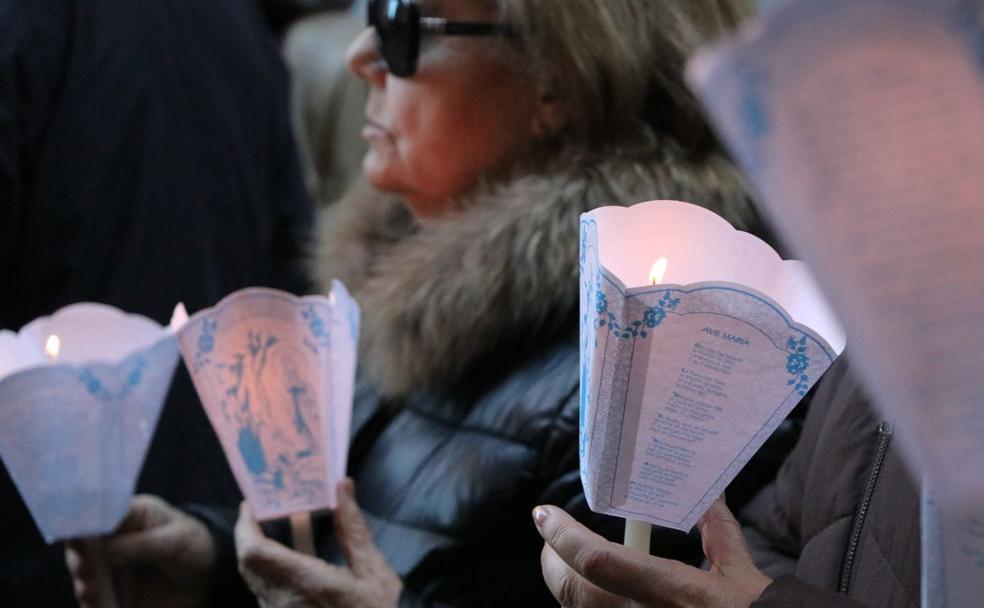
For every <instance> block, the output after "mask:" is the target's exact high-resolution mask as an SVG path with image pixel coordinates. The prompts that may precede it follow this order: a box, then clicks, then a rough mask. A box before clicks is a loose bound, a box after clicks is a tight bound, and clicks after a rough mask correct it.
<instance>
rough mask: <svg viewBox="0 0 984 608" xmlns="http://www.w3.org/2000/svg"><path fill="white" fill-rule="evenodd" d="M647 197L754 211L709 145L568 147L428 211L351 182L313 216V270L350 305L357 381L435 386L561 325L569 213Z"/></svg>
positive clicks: (573, 286)
mask: <svg viewBox="0 0 984 608" xmlns="http://www.w3.org/2000/svg"><path fill="white" fill-rule="evenodd" d="M651 199H678V200H684V201H690V202H694V203H700V204H703V205H705V206H707V207H709V208H710V209H712V210H714V211H716V212H717V213H719V214H721V215H722V216H724V217H725V218H726V219H728V220H729V221H730V222H731V223H732V224H733V225H736V226H738V227H747V226H748V224H749V221H750V218H751V217H752V214H753V212H752V211H751V208H750V204H749V198H748V194H747V189H746V187H745V185H744V182H743V181H742V179H741V177H740V176H739V174H738V173H737V171H736V170H735V169H734V167H733V166H732V165H731V164H730V162H729V161H727V160H726V159H724V158H723V157H721V156H711V157H709V158H704V159H702V160H700V161H684V160H681V159H680V158H679V157H677V156H675V155H674V154H670V153H664V154H663V157H662V158H654V154H653V152H652V148H649V149H648V150H647V151H645V153H641V152H637V153H633V152H632V151H629V150H622V151H619V152H617V153H615V154H611V155H605V156H604V157H602V155H600V154H597V155H595V156H591V155H588V154H584V153H583V152H579V151H567V152H565V153H562V154H559V155H558V156H557V157H556V158H555V159H554V161H553V162H551V163H550V165H549V166H548V167H546V170H545V171H542V172H540V173H538V174H536V175H525V176H518V177H515V178H514V179H512V180H508V181H506V182H505V183H503V184H500V185H498V186H486V187H482V188H479V190H478V191H477V192H475V193H474V194H473V195H471V196H470V197H469V198H468V200H467V201H463V203H464V204H463V205H462V210H461V211H458V212H455V213H453V214H451V215H449V216H447V217H442V218H440V219H437V220H430V221H426V222H415V221H414V220H413V219H412V218H411V216H410V214H409V213H408V212H407V210H406V208H405V207H404V206H403V205H402V203H401V202H400V201H399V200H398V199H396V198H394V197H392V196H388V195H383V194H380V193H379V192H375V191H373V190H372V189H371V188H370V187H368V186H367V185H365V184H361V185H359V186H358V187H356V188H355V189H354V190H353V191H352V192H350V193H349V194H348V195H347V196H346V197H345V198H343V199H342V200H340V201H339V202H337V203H335V204H334V205H333V206H332V207H329V208H328V210H327V211H325V212H323V213H322V216H321V217H320V218H319V222H318V234H317V244H316V252H315V256H314V260H313V265H312V266H313V267H312V269H313V273H314V277H315V280H316V281H317V283H318V284H319V285H320V286H321V287H322V288H323V289H324V288H326V286H328V285H329V284H330V280H331V279H332V278H338V279H340V280H341V281H342V282H343V283H345V285H346V286H348V287H349V289H350V290H351V291H352V293H353V294H354V295H355V297H356V299H357V300H358V301H359V303H360V305H361V307H362V313H363V330H362V345H361V354H360V370H361V377H362V379H363V381H367V382H369V383H371V384H373V385H374V386H375V387H376V388H377V390H379V391H380V392H381V393H382V394H383V395H386V396H388V397H391V398H396V397H402V396H406V395H407V394H409V393H410V392H412V391H415V390H442V389H447V388H450V387H452V386H454V385H455V384H456V383H458V382H459V381H461V380H464V379H465V377H466V376H467V375H468V374H469V371H470V370H472V369H474V366H475V364H476V363H477V362H478V361H479V360H480V359H482V358H483V357H487V356H489V355H490V354H491V353H493V352H495V351H496V350H498V349H503V348H517V347H520V346H523V345H524V343H526V344H528V343H529V342H530V341H532V340H537V339H546V338H548V337H550V336H551V335H556V334H557V332H559V331H568V332H569V331H573V330H572V329H571V328H574V327H577V324H576V323H577V322H576V314H577V306H578V283H577V272H578V268H577V255H578V223H579V216H580V215H581V213H583V212H585V211H588V210H590V209H592V208H594V207H598V206H602V205H611V204H632V203H637V202H640V201H645V200H651Z"/></svg>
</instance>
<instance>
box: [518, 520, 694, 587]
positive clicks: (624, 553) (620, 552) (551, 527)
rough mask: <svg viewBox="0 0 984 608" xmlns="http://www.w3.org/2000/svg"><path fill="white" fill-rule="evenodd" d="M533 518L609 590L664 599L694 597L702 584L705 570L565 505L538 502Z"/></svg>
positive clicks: (565, 555)
mask: <svg viewBox="0 0 984 608" xmlns="http://www.w3.org/2000/svg"><path fill="white" fill-rule="evenodd" d="M533 519H534V521H535V522H536V524H537V529H538V530H539V532H540V536H542V537H543V539H544V540H545V541H546V542H547V544H548V545H550V547H551V548H552V549H553V550H554V551H555V552H556V553H557V555H558V556H559V557H560V559H562V560H563V561H564V562H565V563H566V564H567V565H568V566H570V567H571V569H572V570H574V571H575V572H576V573H578V574H580V575H581V576H582V577H583V578H584V579H585V580H587V581H588V582H590V583H592V584H593V585H595V586H597V587H599V588H601V589H602V590H604V591H607V592H609V593H612V594H615V595H618V596H622V597H625V598H629V599H633V600H637V601H639V602H643V603H646V602H649V603H654V604H655V605H659V602H662V601H665V600H667V599H671V598H672V599H674V600H680V599H687V598H692V597H694V596H695V595H697V594H698V593H699V590H700V589H701V587H702V583H703V580H702V577H704V576H706V573H704V572H702V571H700V570H698V569H696V568H692V567H690V566H687V565H685V564H682V563H680V562H676V561H673V560H667V559H662V558H659V557H653V556H650V555H646V554H644V553H641V552H639V551H636V550H634V549H628V548H626V547H623V546H622V545H617V544H615V543H612V542H609V541H607V540H605V539H604V538H602V537H601V536H598V535H597V534H595V533H594V532H592V531H591V530H589V529H587V528H586V527H584V526H583V525H581V524H580V523H578V522H577V521H576V520H574V518H572V517H571V516H570V515H568V514H567V513H565V512H564V511H563V510H562V509H559V508H557V507H552V506H540V507H537V508H536V509H534V510H533Z"/></svg>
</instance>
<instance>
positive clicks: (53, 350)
mask: <svg viewBox="0 0 984 608" xmlns="http://www.w3.org/2000/svg"><path fill="white" fill-rule="evenodd" d="M59 352H61V340H59V339H58V336H56V335H55V334H51V335H50V336H48V339H47V340H46V341H45V343H44V354H46V355H48V360H49V361H54V360H55V359H57V358H58V353H59Z"/></svg>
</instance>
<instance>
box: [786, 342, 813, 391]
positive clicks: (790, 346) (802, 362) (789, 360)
mask: <svg viewBox="0 0 984 608" xmlns="http://www.w3.org/2000/svg"><path fill="white" fill-rule="evenodd" d="M786 349H787V350H788V351H789V355H788V356H787V357H786V371H787V372H788V373H789V375H790V376H792V378H790V379H789V380H788V381H786V384H787V385H789V386H792V387H793V390H795V391H797V392H798V393H799V394H800V396H803V395H805V394H806V391H807V390H808V389H809V388H810V376H809V375H807V373H806V370H807V368H809V367H810V358H809V357H808V356H807V355H806V334H804V335H802V336H801V337H800V339H799V340H797V339H796V338H792V337H791V338H789V339H788V340H786Z"/></svg>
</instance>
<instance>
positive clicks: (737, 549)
mask: <svg viewBox="0 0 984 608" xmlns="http://www.w3.org/2000/svg"><path fill="white" fill-rule="evenodd" d="M697 529H698V530H700V536H701V542H702V543H703V545H704V555H706V556H707V560H708V562H710V565H711V571H712V572H713V571H718V572H722V573H725V574H726V573H728V572H729V571H734V570H738V569H744V568H748V567H753V568H754V565H753V562H752V557H751V555H750V554H749V552H748V547H747V545H746V544H745V534H744V533H743V532H742V530H741V524H739V523H738V520H737V519H735V516H734V515H733V514H732V513H731V510H730V509H728V507H727V505H726V504H725V502H724V498H723V497H722V498H718V499H717V500H715V501H714V503H713V504H711V506H710V508H709V509H708V510H707V512H706V513H704V515H703V517H701V518H700V521H698V522H697Z"/></svg>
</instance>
